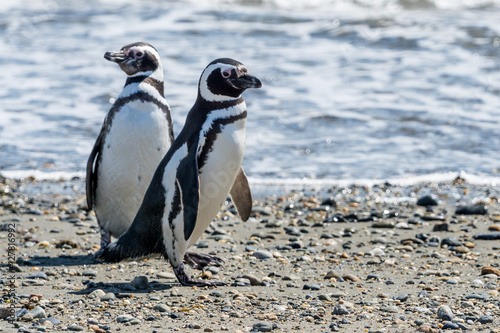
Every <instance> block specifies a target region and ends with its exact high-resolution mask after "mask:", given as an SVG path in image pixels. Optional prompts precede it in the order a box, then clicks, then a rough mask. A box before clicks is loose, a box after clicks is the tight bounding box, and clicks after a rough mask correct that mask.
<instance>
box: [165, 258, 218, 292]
mask: <svg viewBox="0 0 500 333" xmlns="http://www.w3.org/2000/svg"><path fill="white" fill-rule="evenodd" d="M174 273H175V276H176V277H177V280H178V281H179V282H180V284H182V285H183V286H197V287H215V286H225V285H226V284H225V283H224V282H222V281H206V280H192V279H190V278H189V277H188V276H187V274H186V271H185V270H184V264H181V265H180V266H179V267H175V268H174Z"/></svg>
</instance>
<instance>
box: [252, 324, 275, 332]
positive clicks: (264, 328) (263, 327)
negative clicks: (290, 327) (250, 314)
mask: <svg viewBox="0 0 500 333" xmlns="http://www.w3.org/2000/svg"><path fill="white" fill-rule="evenodd" d="M252 329H253V330H255V331H257V332H271V331H272V330H273V325H272V324H271V323H268V322H267V321H261V322H259V323H256V324H253V326H252Z"/></svg>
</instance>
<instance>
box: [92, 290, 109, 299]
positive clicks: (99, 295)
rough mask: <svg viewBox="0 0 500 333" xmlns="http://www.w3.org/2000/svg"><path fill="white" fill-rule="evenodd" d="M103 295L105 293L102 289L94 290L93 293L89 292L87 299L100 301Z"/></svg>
mask: <svg viewBox="0 0 500 333" xmlns="http://www.w3.org/2000/svg"><path fill="white" fill-rule="evenodd" d="M104 295H106V293H105V292H104V291H103V290H102V289H96V290H94V291H93V292H91V293H90V294H89V296H88V297H89V298H99V299H101V298H102V297H103V296H104ZM113 295H114V294H113Z"/></svg>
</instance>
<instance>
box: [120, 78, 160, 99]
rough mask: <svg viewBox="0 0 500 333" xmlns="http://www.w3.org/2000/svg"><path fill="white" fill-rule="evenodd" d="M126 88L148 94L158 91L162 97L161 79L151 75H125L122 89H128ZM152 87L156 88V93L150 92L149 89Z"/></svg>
mask: <svg viewBox="0 0 500 333" xmlns="http://www.w3.org/2000/svg"><path fill="white" fill-rule="evenodd" d="M127 88H128V89H133V90H136V92H142V93H146V94H149V95H155V94H156V93H158V94H160V96H161V97H164V95H163V89H164V86H163V80H158V79H157V78H155V77H153V76H152V75H135V76H129V77H127V80H126V81H125V86H124V87H123V90H124V91H125V90H128V89H127ZM134 88H135V89H134ZM152 89H154V90H156V93H152V91H151V90H152Z"/></svg>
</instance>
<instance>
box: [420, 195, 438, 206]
mask: <svg viewBox="0 0 500 333" xmlns="http://www.w3.org/2000/svg"><path fill="white" fill-rule="evenodd" d="M437 205H438V201H437V196H435V195H424V196H423V197H420V198H419V199H418V200H417V206H437Z"/></svg>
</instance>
